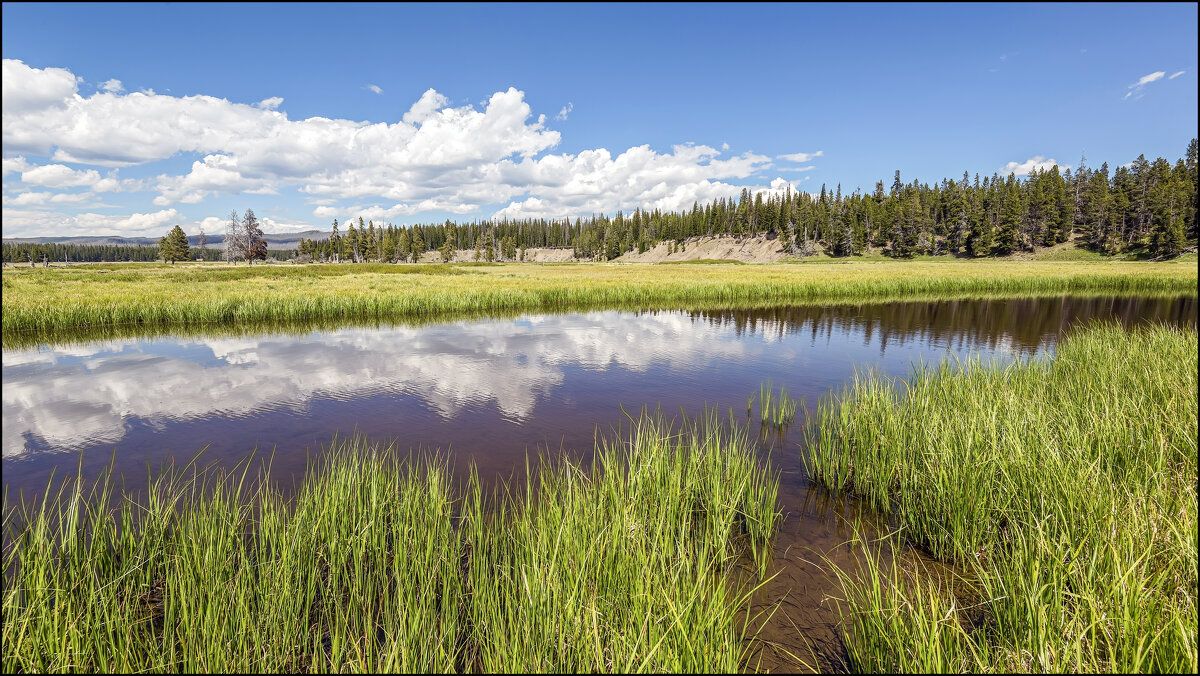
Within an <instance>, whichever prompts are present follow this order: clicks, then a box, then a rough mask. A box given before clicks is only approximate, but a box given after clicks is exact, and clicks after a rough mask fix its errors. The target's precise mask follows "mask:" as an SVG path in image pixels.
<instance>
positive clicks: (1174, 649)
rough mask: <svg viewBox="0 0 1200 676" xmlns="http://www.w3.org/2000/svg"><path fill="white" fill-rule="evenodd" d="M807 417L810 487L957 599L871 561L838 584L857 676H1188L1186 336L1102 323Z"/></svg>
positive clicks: (1191, 484)
mask: <svg viewBox="0 0 1200 676" xmlns="http://www.w3.org/2000/svg"><path fill="white" fill-rule="evenodd" d="M818 418H819V420H818V425H819V427H818V429H819V430H820V431H819V433H817V434H816V436H815V438H814V439H813V443H812V450H811V456H810V457H809V459H808V464H809V466H810V473H811V474H812V475H813V476H814V477H815V478H817V479H818V480H819V481H821V482H823V483H825V484H827V485H829V486H831V487H835V488H840V489H850V490H853V491H854V492H856V493H858V494H860V495H862V496H863V497H864V498H865V499H867V500H869V501H870V502H872V503H874V504H875V505H877V506H879V507H880V508H882V509H884V510H886V511H887V512H889V513H890V514H891V515H892V517H893V519H894V520H895V522H896V523H897V524H898V526H899V528H900V529H901V530H900V534H901V537H902V538H904V539H905V540H906V541H907V542H911V543H913V544H916V545H917V546H919V547H922V548H924V549H926V550H928V551H929V552H931V553H932V554H933V555H934V556H935V557H938V558H941V559H944V560H948V561H953V562H955V563H957V564H959V565H960V566H962V567H963V568H964V569H965V570H967V571H968V574H967V576H966V577H967V580H968V581H969V584H970V587H971V590H970V591H969V592H968V593H965V594H961V593H960V594H959V595H958V597H957V598H956V597H955V596H953V595H951V593H950V592H949V591H948V590H949V587H948V586H945V585H943V584H942V583H943V582H946V581H944V580H943V581H933V580H929V579H922V578H920V577H916V578H907V579H906V578H905V577H904V576H902V575H898V574H897V572H898V571H896V570H894V569H891V568H888V567H887V566H885V565H883V564H879V561H881V560H882V559H880V558H875V559H873V560H874V561H875V562H876V564H877V565H878V566H880V568H881V569H882V573H881V575H879V576H875V577H874V578H873V579H872V578H871V576H867V578H866V582H864V583H859V582H855V581H853V580H850V579H849V578H845V579H844V586H845V588H846V592H847V597H848V598H849V599H850V600H851V601H852V605H853V611H852V612H851V614H850V616H849V618H850V622H849V628H848V632H847V637H846V642H847V647H848V649H849V651H850V655H851V659H852V661H853V662H854V663H855V664H856V666H857V667H858V668H860V669H862V670H864V671H882V672H886V671H893V670H895V671H902V672H919V671H926V672H946V671H950V672H963V671H1001V672H1004V671H1009V672H1012V671H1024V672H1028V671H1035V672H1037V671H1042V672H1051V673H1053V672H1168V673H1169V672H1182V673H1195V672H1196V668H1197V645H1196V632H1197V605H1196V604H1197V553H1196V552H1197V540H1196V538H1197V527H1198V522H1197V494H1196V472H1197V447H1196V440H1197V337H1196V332H1195V331H1194V330H1180V329H1173V328H1165V327H1153V328H1139V329H1135V330H1133V331H1126V330H1123V329H1120V328H1118V327H1115V326H1110V325H1100V326H1095V327H1092V328H1090V329H1088V330H1085V331H1083V332H1080V333H1078V334H1075V335H1073V336H1071V337H1069V338H1068V339H1067V340H1065V341H1064V342H1063V343H1062V344H1061V345H1060V346H1059V347H1058V349H1057V352H1056V355H1055V356H1054V357H1053V358H1052V359H1048V360H1040V361H1034V362H1026V363H1022V364H1015V365H1012V366H1008V367H997V366H981V365H980V364H978V363H967V364H961V365H942V366H939V367H932V368H920V369H918V370H917V371H916V373H915V374H914V375H913V376H912V377H911V378H909V379H908V381H907V382H906V383H904V384H901V383H896V382H889V381H886V380H881V379H879V378H875V377H863V378H860V379H858V380H856V382H855V383H854V384H853V386H851V387H850V388H849V389H848V390H847V391H846V392H845V393H843V395H842V396H841V397H840V398H838V399H836V400H830V401H827V402H825V403H824V404H823V405H822V407H821V408H820V411H819V415H818ZM888 580H896V581H898V583H889V582H887V581H888ZM906 580H907V581H906ZM960 591H961V589H960ZM970 606H976V607H975V608H970ZM968 608H970V610H969V611H968Z"/></svg>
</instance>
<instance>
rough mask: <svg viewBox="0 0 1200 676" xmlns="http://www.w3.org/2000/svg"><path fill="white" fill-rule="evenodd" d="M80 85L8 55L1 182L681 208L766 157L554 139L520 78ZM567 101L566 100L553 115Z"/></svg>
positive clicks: (176, 200) (161, 205)
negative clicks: (128, 172) (215, 89)
mask: <svg viewBox="0 0 1200 676" xmlns="http://www.w3.org/2000/svg"><path fill="white" fill-rule="evenodd" d="M77 83H78V80H77V78H76V77H75V76H74V74H72V73H71V72H70V71H68V70H65V69H62V68H35V67H31V66H29V65H26V64H25V63H23V62H21V61H18V60H12V59H6V60H4V92H5V96H4V101H3V147H4V151H5V155H7V156H9V157H7V158H6V159H5V160H4V162H5V163H4V171H5V177H6V184H5V188H6V190H10V186H9V185H8V181H9V179H8V177H9V176H10V174H19V175H20V176H21V177H22V180H23V181H24V182H25V183H26V185H31V186H43V187H47V188H56V189H61V188H64V187H79V188H87V189H88V190H90V191H92V192H113V191H118V190H121V191H132V190H138V189H144V190H152V191H153V197H152V198H151V197H148V198H146V199H147V201H148V202H150V201H152V205H153V207H154V208H150V207H151V204H144V205H133V206H130V207H126V208H127V210H129V211H137V212H141V213H140V215H142V216H144V215H145V214H162V213H167V212H169V211H173V208H172V207H174V206H175V205H181V204H204V203H205V202H206V201H207V200H210V199H215V198H217V197H219V196H224V195H237V194H253V195H275V194H283V193H284V191H296V192H298V193H299V194H300V195H303V196H304V197H305V198H306V199H307V200H308V201H309V202H310V203H311V204H312V205H313V207H314V210H313V215H314V216H316V217H317V218H322V219H324V218H333V217H337V218H344V217H347V216H355V217H356V216H358V215H360V213H353V212H351V213H347V212H348V211H349V210H351V209H359V210H361V215H363V216H364V217H366V218H376V219H392V218H399V217H401V216H414V215H418V214H421V213H423V212H430V211H441V212H449V213H455V214H478V215H481V216H485V217H486V216H489V215H499V216H505V215H507V216H522V215H531V216H532V215H553V216H555V217H562V216H568V215H569V216H579V215H588V214H592V213H611V212H613V211H615V210H617V209H624V210H626V211H628V210H632V209H634V208H638V207H640V208H645V209H654V208H660V209H664V210H666V209H682V208H690V207H691V205H692V203H693V202H694V201H700V202H704V201H706V200H710V199H715V198H718V197H726V196H734V195H737V194H738V193H739V192H740V191H741V189H742V187H743V186H741V185H735V184H733V183H731V181H734V180H738V181H740V180H744V179H747V178H749V177H751V176H753V175H761V172H763V171H765V170H768V169H771V168H772V167H773V164H772V160H771V158H770V157H767V156H764V155H759V154H755V153H751V152H745V153H741V154H732V153H730V152H729V147H728V145H727V144H722V146H721V148H720V149H719V150H718V149H716V148H713V147H711V146H708V145H702V144H693V143H684V144H679V145H675V146H673V147H672V148H671V149H670V151H669V152H663V151H659V150H654V149H651V148H650V146H648V145H640V146H635V147H631V148H628V149H625V150H621V149H615V150H612V151H610V150H609V149H607V148H593V149H585V150H581V151H578V152H575V153H554V152H553V149H554V148H555V147H557V146H558V145H559V143H560V141H561V134H560V133H559V132H558V131H556V130H554V129H552V128H550V127H548V126H547V116H546V115H544V114H536V113H535V112H534V111H533V110H532V109H531V107H530V105H529V103H528V102H527V101H526V100H525V93H524V92H522V91H520V90H518V89H516V88H512V87H510V88H508V89H507V90H504V91H497V92H495V93H493V94H492V95H491V96H490V97H488V98H487V99H486V100H485V101H483V102H482V103H480V104H477V105H470V104H468V105H462V106H455V105H452V104H451V102H450V100H449V99H448V98H447V97H446V96H444V95H442V94H441V93H439V92H438V91H436V90H435V89H432V88H430V89H427V90H426V91H425V92H424V93H422V94H421V95H420V96H419V97H418V98H417V100H416V101H415V102H414V103H413V104H412V105H411V106H410V107H409V109H408V110H407V111H406V112H404V113H403V115H401V118H400V120H396V121H374V122H372V121H354V120H347V119H332V118H327V117H309V118H305V119H299V120H293V119H290V118H289V117H288V115H287V113H286V112H284V111H281V110H279V107H280V104H281V103H282V101H283V99H281V98H279V97H269V98H264V99H262V100H260V101H258V102H256V103H237V102H231V101H228V100H226V99H221V98H216V97H212V96H204V95H193V96H171V95H169V94H157V93H154V92H153V91H152V90H145V91H140V92H130V93H124V92H123V91H122V90H117V89H116V87H115V85H114V86H113V87H108V88H102V89H101V90H100V91H97V92H95V93H93V94H91V95H90V96H83V95H81V94H80V93H79V91H78V87H77ZM572 109H573V104H571V103H568V104H567V105H566V106H564V107H563V109H562V110H560V111H559V117H565V116H566V115H567V114H569V113H570V112H571V110H572ZM822 155H823V152H822V151H816V152H812V153H793V154H791V155H784V156H781V158H780V159H786V160H790V161H806V160H808V159H811V158H815V157H820V156H822ZM181 156H182V157H188V159H189V160H190V165H189V164H187V163H186V162H185V163H184V165H183V166H185V167H186V169H184V170H183V171H182V173H180V170H178V169H174V168H172V169H171V170H169V171H166V172H164V173H161V174H159V175H158V176H156V177H155V178H152V179H139V180H138V181H130V180H128V179H125V180H122V179H119V178H117V176H116V174H115V171H116V170H115V169H114V170H112V171H110V172H109V173H108V174H105V175H102V174H101V172H100V171H97V170H96V169H91V168H86V166H87V165H91V166H95V167H125V166H130V165H150V166H154V163H160V162H163V161H164V160H168V159H170V158H179V157H181ZM35 157H48V158H49V163H45V164H41V166H37V165H35V163H34V162H33V161H31V160H30V159H29V158H35ZM164 164H165V163H164ZM68 165H85V168H79V169H75V168H72V167H70V166H68ZM171 166H172V167H174V166H175V165H171ZM805 170H807V168H806V167H799V168H792V169H788V171H805ZM778 180H782V179H778ZM763 187H764V188H765V187H766V186H763ZM14 199H15V198H14ZM23 199H25V200H27V201H32V200H37V199H40V198H36V197H26V198H23ZM348 205H354V206H348ZM26 206H33V204H32V202H30V204H29V205H26ZM27 211H28V210H27ZM488 212H490V213H488ZM39 213H41V212H39ZM135 215H138V214H135ZM4 216H5V230H6V232H7V231H8V230H9V228H10V217H11V218H16V219H17V220H18V221H19V222H21V223H23V225H22V226H21V227H23V228H33V227H35V226H37V225H39V224H42V225H47V227H50V231H47V232H46V233H39V234H51V231H53V233H54V234H66V233H67V232H71V233H74V231H76V230H78V229H79V228H80V227H83V225H84V224H87V223H94V224H95V225H96V227H98V228H104V229H106V230H107V231H132V230H134V229H136V228H137V227H141V226H142V225H143V223H144V219H140V220H139V219H137V218H134V216H127V217H124V219H120V218H117V217H111V216H106V217H104V218H105V219H109V220H104V219H98V218H93V217H92V216H94V215H92V216H89V215H88V214H76V215H70V214H59V216H60V219H61V220H60V222H59V223H58V224H57V225H51V224H47V223H45V222H44V218H43V216H36V217H35V216H31V215H28V214H27V215H24V216H20V215H17V214H15V213H10V210H9V209H8V208H7V207H6V210H5V212H4ZM113 219H116V220H113ZM14 222H16V221H14ZM144 227H146V228H150V227H152V226H151V225H146V226H144ZM297 227H299V226H297Z"/></svg>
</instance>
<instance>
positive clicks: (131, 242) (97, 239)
mask: <svg viewBox="0 0 1200 676" xmlns="http://www.w3.org/2000/svg"><path fill="white" fill-rule="evenodd" d="M329 234H330V233H328V232H321V231H320V230H305V231H304V232H286V233H277V234H270V233H263V239H265V240H267V248H268V249H295V248H296V247H297V246H299V245H300V239H301V238H303V239H329ZM158 239H159V238H157V237H118V236H116V235H92V236H88V235H83V236H76V237H5V238H4V239H3V241H4V243H5V244H20V243H32V244H80V245H84V246H158ZM205 239H206V240H207V241H206V243H205V244H206V246H209V247H212V248H214V249H222V248H224V240H225V236H224V235H223V234H212V235H209V234H206V235H205ZM199 243H200V236H199V235H191V236H189V237H188V244H189V245H191V246H197V245H198V244H199Z"/></svg>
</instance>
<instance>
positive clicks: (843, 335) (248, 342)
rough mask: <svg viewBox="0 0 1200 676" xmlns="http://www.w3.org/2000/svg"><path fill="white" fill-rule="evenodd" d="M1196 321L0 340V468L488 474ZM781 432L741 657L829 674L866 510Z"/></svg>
mask: <svg viewBox="0 0 1200 676" xmlns="http://www.w3.org/2000/svg"><path fill="white" fill-rule="evenodd" d="M1196 316H1197V301H1196V299H1195V298H1180V299H1137V298H1087V299H1081V298H1057V299H1038V300H995V301H951V302H936V303H894V304H889V305H864V306H838V307H815V308H814V307H805V308H776V309H772V310H758V311H745V312H740V311H728V312H698V313H686V312H678V311H659V312H644V313H627V312H593V313H582V314H570V315H546V316H524V317H521V318H518V319H515V320H514V319H502V320H499V319H498V320H471V321H461V322H450V323H438V324H430V325H425V326H416V327H413V326H384V327H371V328H358V327H356V328H344V329H337V330H319V331H311V332H307V333H306V332H293V333H276V334H266V335H260V336H251V337H246V336H244V335H240V336H233V337H228V336H220V335H213V336H211V337H194V336H189V337H166V338H163V337H155V338H144V339H137V338H130V339H115V340H105V341H99V342H92V343H76V344H70V345H63V346H57V347H40V348H31V349H12V350H8V349H6V350H4V353H3V401H4V408H3V468H4V483H5V484H6V485H7V487H8V490H9V495H10V496H14V497H15V495H16V494H17V492H18V491H22V492H24V494H25V495H26V497H27V498H28V496H29V495H30V494H32V493H35V492H41V491H43V490H44V489H45V487H46V485H47V481H48V479H49V477H50V476H51V471H52V470H55V468H57V472H58V476H62V474H63V473H64V472H65V473H72V472H74V470H75V468H76V467H77V463H79V462H80V459H81V458H82V466H83V468H84V473H85V474H87V475H94V474H95V473H96V472H97V471H98V470H99V469H100V468H102V467H104V466H106V465H107V464H108V463H109V461H110V460H111V459H114V457H115V460H114V462H115V466H116V470H117V471H118V472H121V473H123V474H124V475H125V476H126V478H127V479H128V480H129V481H130V482H131V487H137V486H144V484H142V483H140V482H141V481H144V477H145V472H146V465H147V463H149V464H150V465H151V466H154V467H157V466H159V465H160V464H161V463H163V462H164V461H165V460H167V459H169V458H172V457H174V458H176V459H177V461H186V460H187V459H188V458H190V457H191V456H192V455H193V454H194V453H195V452H196V451H197V450H199V449H200V448H202V447H204V446H206V445H207V446H208V447H209V450H208V451H207V456H206V457H207V459H208V460H210V461H216V462H218V463H223V464H232V463H233V462H234V461H236V460H239V459H241V458H243V457H245V456H246V455H247V453H248V452H249V451H250V450H251V449H252V448H254V447H256V446H257V447H258V448H259V449H260V450H264V451H270V450H272V449H274V450H275V458H274V463H273V472H274V476H275V477H276V479H280V480H281V483H285V484H290V483H291V478H293V477H299V475H300V474H301V473H302V472H303V470H304V467H305V462H306V458H307V455H308V453H309V452H318V451H320V449H321V447H322V445H324V444H328V443H329V441H330V439H331V438H332V436H333V434H334V433H335V432H340V433H341V434H348V433H351V432H359V433H364V434H367V435H369V436H370V437H373V438H375V439H379V440H383V441H395V442H396V443H397V444H398V445H399V446H400V447H401V448H402V449H407V448H410V447H411V448H427V449H435V448H436V449H442V450H448V451H449V452H450V453H451V456H452V458H453V459H454V462H455V465H456V468H457V469H458V470H459V471H462V470H464V469H465V468H466V467H467V466H468V465H469V463H470V462H472V461H473V462H474V463H476V464H477V465H478V467H479V470H480V475H481V477H483V478H484V480H485V481H487V480H488V479H489V478H495V477H497V476H501V477H507V476H509V475H510V474H512V473H514V472H516V473H522V469H523V467H524V463H525V459H526V457H527V455H528V456H532V457H536V456H537V454H538V452H539V451H544V452H547V453H548V454H549V456H550V457H553V456H554V455H556V454H559V453H570V454H572V455H576V456H579V457H584V458H586V457H588V456H589V455H590V451H591V449H592V448H593V443H594V436H595V434H596V433H597V431H599V432H602V433H607V432H611V430H613V429H614V428H615V427H616V426H617V425H619V424H621V423H622V422H623V421H625V420H626V418H625V415H624V414H623V412H622V410H621V407H624V409H625V410H627V411H630V412H635V413H636V411H637V410H638V409H640V408H642V407H643V406H648V407H651V408H653V407H656V406H661V408H662V410H663V411H664V412H665V413H667V414H668V415H674V414H677V413H678V412H679V411H681V410H682V411H685V412H686V413H688V414H689V415H691V414H696V413H699V412H701V411H702V410H703V409H704V408H705V407H717V408H718V409H719V410H721V411H723V412H724V411H727V410H728V409H731V408H732V409H733V411H734V413H735V415H736V416H737V417H738V418H739V419H744V416H745V411H746V403H747V402H746V400H747V397H748V396H749V395H757V392H758V390H759V385H760V384H762V383H763V382H765V381H768V380H769V381H771V382H772V383H773V384H774V386H775V387H776V388H778V387H779V386H780V385H782V386H784V387H786V388H787V391H788V393H789V394H790V395H791V396H793V397H795V398H797V399H799V398H801V397H803V398H805V399H806V400H807V402H808V403H809V404H810V405H811V404H815V402H816V401H817V400H818V399H819V398H820V397H822V396H824V395H826V394H828V393H829V392H830V391H833V390H837V389H839V388H841V387H842V386H843V385H844V384H846V383H847V382H848V381H849V380H850V379H851V378H852V377H853V375H854V372H855V370H856V369H860V370H861V369H876V370H880V371H882V372H884V373H887V374H890V375H897V376H903V375H905V374H906V373H907V372H908V371H909V368H910V367H911V365H912V364H913V363H915V362H918V361H921V360H923V361H925V362H937V361H939V360H941V359H944V358H954V357H960V358H961V357H968V356H978V357H980V358H981V359H983V360H1000V361H1002V362H1011V361H1012V360H1014V359H1023V358H1032V357H1036V356H1038V355H1043V354H1046V353H1049V352H1052V351H1053V349H1054V346H1055V344H1056V343H1057V341H1058V340H1060V339H1061V338H1062V337H1063V336H1064V335H1066V334H1067V333H1068V332H1069V331H1070V330H1071V329H1072V328H1073V327H1076V326H1079V325H1081V324H1082V323H1086V322H1088V321H1092V320H1097V319H1099V320H1115V321H1119V322H1121V323H1124V324H1135V323H1141V322H1163V323H1168V324H1174V325H1188V326H1195V325H1196ZM801 417H802V414H801ZM752 427H757V423H756V422H755V423H752ZM799 437H800V434H799V432H798V431H795V430H793V431H792V432H791V434H790V436H789V435H788V434H787V433H786V432H785V433H783V434H776V433H772V434H770V435H767V436H764V437H762V443H761V446H762V447H763V449H764V452H768V451H769V454H770V459H771V462H772V463H773V465H774V467H776V468H777V469H778V470H779V471H780V472H781V486H780V509H781V511H782V512H783V513H784V515H785V518H784V521H783V523H782V525H781V529H780V532H779V534H778V536H777V538H776V542H775V554H776V557H775V561H776V571H775V572H776V577H775V578H774V580H773V581H772V582H771V583H770V584H769V585H768V586H767V587H766V588H765V590H764V592H763V593H762V594H761V596H760V598H759V599H758V601H759V604H760V605H759V606H758V607H759V608H766V607H774V606H775V604H778V608H779V610H778V611H777V612H776V613H775V615H774V616H772V619H771V621H770V623H769V625H768V626H766V627H764V628H763V632H762V634H761V635H760V636H761V637H762V638H765V639H767V640H766V641H764V642H762V650H761V652H760V653H759V654H757V655H756V656H755V660H756V664H758V666H759V667H760V668H762V669H770V670H774V671H778V670H785V671H786V670H797V669H803V668H804V664H803V663H801V662H799V661H797V660H796V659H794V658H793V657H792V656H793V655H799V656H801V657H802V658H803V659H805V660H807V661H808V663H809V664H810V665H811V664H819V665H820V666H821V668H822V669H823V670H841V669H844V668H845V665H844V650H843V649H842V648H841V643H840V639H839V638H838V621H839V620H838V615H837V612H836V609H835V608H834V607H833V606H832V605H831V602H830V601H829V598H830V597H831V596H836V594H837V592H838V588H837V587H836V584H835V583H834V582H833V581H832V580H831V579H830V578H829V576H828V574H827V573H826V571H824V570H823V568H822V566H821V565H818V563H817V562H818V561H820V560H821V557H828V559H829V560H832V561H833V562H835V563H837V564H838V565H840V566H843V567H852V566H855V565H856V559H855V555H854V554H852V553H850V552H849V550H848V548H846V547H845V546H844V543H845V542H846V541H847V540H848V539H849V538H850V535H851V531H850V529H849V523H850V522H851V521H854V520H858V519H864V518H865V519H866V520H867V521H869V520H870V519H871V518H873V517H870V516H869V515H867V516H865V517H864V514H865V510H863V509H862V507H861V506H860V505H858V504H857V503H856V502H855V501H854V500H852V499H848V498H846V497H845V496H834V495H830V494H829V493H827V492H825V491H822V490H819V489H818V488H816V487H815V486H812V485H810V483H809V482H808V480H807V478H806V477H805V475H804V473H803V470H802V467H801V464H800V447H799V441H800V439H799ZM114 449H115V456H114ZM10 499H11V498H10ZM875 523H876V524H877V527H876V528H875V533H878V532H880V531H881V530H882V524H879V523H878V520H876V521H875ZM907 555H909V556H919V555H918V554H916V553H913V552H908V553H907ZM924 563H925V564H927V565H932V562H928V561H924ZM789 653H790V654H789ZM759 659H761V663H758V662H757V660H759Z"/></svg>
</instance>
